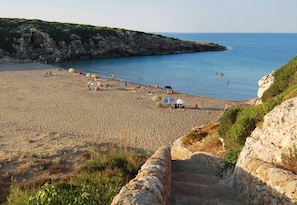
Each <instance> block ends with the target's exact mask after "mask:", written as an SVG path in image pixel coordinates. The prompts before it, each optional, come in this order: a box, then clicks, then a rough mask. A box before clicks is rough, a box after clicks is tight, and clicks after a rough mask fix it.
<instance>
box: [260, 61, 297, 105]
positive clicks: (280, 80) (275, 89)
mask: <svg viewBox="0 0 297 205" xmlns="http://www.w3.org/2000/svg"><path fill="white" fill-rule="evenodd" d="M296 71H297V57H295V58H293V59H292V60H291V61H289V62H288V63H287V64H286V65H284V66H282V67H281V68H280V69H277V70H276V71H275V73H274V82H273V84H272V85H271V86H270V87H269V88H268V89H267V90H266V91H265V92H264V93H263V96H262V101H263V102H266V101H268V100H269V99H272V98H274V97H276V96H277V95H279V94H281V93H282V92H284V91H285V90H286V89H288V88H289V87H291V86H294V85H296V84H297V72H296Z"/></svg>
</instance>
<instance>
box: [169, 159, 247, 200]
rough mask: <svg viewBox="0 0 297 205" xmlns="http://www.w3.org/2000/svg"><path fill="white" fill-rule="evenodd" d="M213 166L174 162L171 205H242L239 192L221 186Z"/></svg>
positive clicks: (191, 161) (199, 163)
mask: <svg viewBox="0 0 297 205" xmlns="http://www.w3.org/2000/svg"><path fill="white" fill-rule="evenodd" d="M220 180H222V177H219V176H216V173H215V171H214V168H213V166H211V165H210V164H207V163H204V162H203V161H199V159H191V160H172V185H171V199H170V204H171V205H200V204H205V205H233V204H234V205H242V204H245V203H244V202H243V201H242V200H241V198H240V196H239V194H238V192H237V190H235V189H234V188H231V187H228V186H227V185H221V184H219V182H220Z"/></svg>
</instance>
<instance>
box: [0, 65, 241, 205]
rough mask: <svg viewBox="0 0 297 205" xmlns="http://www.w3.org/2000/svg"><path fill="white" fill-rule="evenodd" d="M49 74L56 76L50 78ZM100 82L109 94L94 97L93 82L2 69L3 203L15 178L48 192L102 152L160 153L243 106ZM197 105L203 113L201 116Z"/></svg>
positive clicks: (40, 69) (35, 69) (31, 68)
mask: <svg viewBox="0 0 297 205" xmlns="http://www.w3.org/2000/svg"><path fill="white" fill-rule="evenodd" d="M47 72H51V73H52V75H51V76H48V77H46V73H47ZM98 74H99V75H100V73H98ZM115 77H116V76H115ZM97 81H101V82H102V85H107V84H108V87H104V86H103V87H100V89H99V90H98V91H96V90H95V89H91V90H90V89H89V88H88V86H87V83H88V82H89V77H87V76H86V75H84V74H78V73H69V72H68V71H67V70H58V68H57V67H54V66H52V65H47V64H34V63H28V64H0V86H1V90H0V128H1V129H0V130H1V132H0V183H1V188H0V198H3V199H4V197H5V196H6V195H7V191H8V189H9V186H10V183H11V178H17V179H18V181H19V182H21V181H23V180H24V179H26V180H33V182H32V183H33V184H36V183H37V184H43V183H45V182H46V181H48V180H50V181H52V180H57V179H59V178H61V177H63V176H66V175H68V174H71V173H72V172H74V171H75V170H76V168H77V167H80V165H81V164H83V163H84V161H85V160H86V157H85V156H86V155H85V154H84V153H86V152H87V153H89V152H90V151H91V150H92V148H93V145H94V144H96V145H101V144H106V143H116V144H118V145H119V146H124V147H128V146H129V147H133V148H139V149H141V150H143V151H150V152H152V151H155V150H157V149H158V148H159V147H160V146H162V145H168V146H171V145H172V143H173V142H174V141H175V140H176V139H178V138H179V137H181V136H182V135H184V134H186V133H187V132H188V131H190V130H191V129H192V128H194V127H198V126H201V125H205V124H208V123H210V122H214V121H217V120H218V119H219V118H220V116H221V115H222V112H223V111H222V109H223V108H224V106H225V104H228V107H233V106H238V105H240V104H242V103H243V102H236V101H230V100H223V99H214V98H207V97H201V96H192V95H186V94H182V93H174V94H167V93H166V89H162V90H161V91H159V90H158V89H156V88H155V87H154V85H151V87H152V88H151V93H148V91H147V86H146V85H139V84H134V83H129V85H128V86H126V85H125V82H122V81H119V80H111V79H102V78H99V79H97ZM155 95H157V96H161V97H162V98H163V99H164V98H166V97H172V98H174V99H175V100H177V99H183V100H185V104H184V106H185V108H183V109H173V108H169V106H168V104H166V103H164V102H163V101H161V102H155V101H153V100H152V99H151V98H152V96H155ZM196 104H197V105H198V107H199V109H193V106H195V105H196ZM57 167H59V168H57ZM59 170H60V171H59ZM0 202H1V200H0Z"/></svg>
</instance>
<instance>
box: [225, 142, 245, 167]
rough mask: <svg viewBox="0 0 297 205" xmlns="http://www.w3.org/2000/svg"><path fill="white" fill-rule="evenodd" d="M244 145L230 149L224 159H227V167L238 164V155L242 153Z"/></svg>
mask: <svg viewBox="0 0 297 205" xmlns="http://www.w3.org/2000/svg"><path fill="white" fill-rule="evenodd" d="M242 149H243V146H237V147H233V148H232V149H229V150H228V152H227V153H226V155H225V157H224V160H225V168H230V167H233V166H235V165H236V163H237V160H238V157H239V155H240V152H241V150H242Z"/></svg>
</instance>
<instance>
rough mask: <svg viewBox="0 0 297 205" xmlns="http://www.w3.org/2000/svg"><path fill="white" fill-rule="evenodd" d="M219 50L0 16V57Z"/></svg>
mask: <svg viewBox="0 0 297 205" xmlns="http://www.w3.org/2000/svg"><path fill="white" fill-rule="evenodd" d="M221 50H226V48H225V47H224V46H221V45H218V44H214V43H203V42H193V41H182V40H179V39H174V38H168V37H164V36H161V35H157V34H150V33H144V32H139V31H131V30H125V29H117V28H107V27H96V26H90V25H80V24H69V23H57V22H45V21H40V20H25V19H6V18H2V19H0V58H1V57H2V58H3V57H6V56H9V57H13V58H15V59H20V60H22V61H24V60H28V59H29V60H40V61H48V62H62V61H68V60H81V59H95V58H96V59H98V58H111V57H124V56H144V55H162V54H174V53H186V52H203V51H221Z"/></svg>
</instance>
